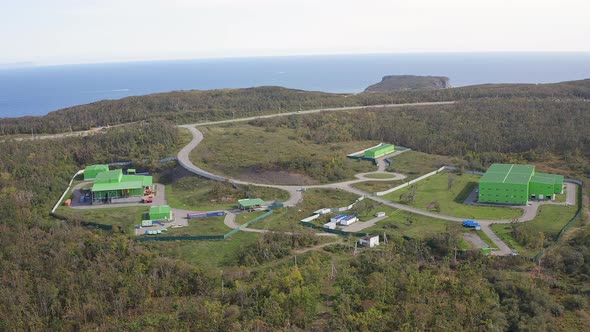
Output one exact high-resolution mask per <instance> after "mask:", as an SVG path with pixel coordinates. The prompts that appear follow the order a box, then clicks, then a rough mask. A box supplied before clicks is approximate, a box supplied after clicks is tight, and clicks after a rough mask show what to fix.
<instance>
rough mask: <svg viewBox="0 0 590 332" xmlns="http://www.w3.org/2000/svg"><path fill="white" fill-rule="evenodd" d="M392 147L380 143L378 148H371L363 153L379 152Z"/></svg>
mask: <svg viewBox="0 0 590 332" xmlns="http://www.w3.org/2000/svg"><path fill="white" fill-rule="evenodd" d="M390 146H391V147H393V145H391V144H387V143H381V144H379V145H378V146H375V147H372V148H370V149H368V150H366V151H365V152H375V151H380V150H381V149H384V148H387V147H390Z"/></svg>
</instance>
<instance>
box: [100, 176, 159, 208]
mask: <svg viewBox="0 0 590 332" xmlns="http://www.w3.org/2000/svg"><path fill="white" fill-rule="evenodd" d="M151 186H152V177H151V176H142V175H123V171H122V170H120V169H115V170H112V171H107V172H102V173H99V174H98V175H97V176H96V179H95V180H94V183H93V185H92V189H91V192H92V198H93V200H100V201H105V200H109V199H113V198H125V197H132V196H143V195H144V193H145V190H146V189H148V188H150V187H151Z"/></svg>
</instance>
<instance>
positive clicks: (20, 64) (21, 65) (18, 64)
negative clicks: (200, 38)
mask: <svg viewBox="0 0 590 332" xmlns="http://www.w3.org/2000/svg"><path fill="white" fill-rule="evenodd" d="M412 54H415V55H436V54H444V55H453V54H456V55H460V54H464V55H485V54H514V55H517V54H518V55H526V54H590V51H408V52H370V53H317V54H313V53H310V54H292V55H285V54H278V55H230V56H202V57H199V56H197V57H176V58H173V57H171V58H152V59H130V60H124V59H122V60H105V61H96V62H92V61H88V62H86V61H80V62H63V63H42V62H40V63H36V62H35V61H13V62H0V70H9V69H25V68H43V67H60V66H87V65H88V66H89V65H109V64H127V63H153V62H177V61H198V60H203V61H206V60H239V59H264V58H306V57H310V58H311V57H346V56H384V55H412Z"/></svg>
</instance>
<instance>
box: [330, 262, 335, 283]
mask: <svg viewBox="0 0 590 332" xmlns="http://www.w3.org/2000/svg"><path fill="white" fill-rule="evenodd" d="M330 264H331V265H332V273H331V274H330V279H332V280H334V279H336V266H334V262H332V263H330Z"/></svg>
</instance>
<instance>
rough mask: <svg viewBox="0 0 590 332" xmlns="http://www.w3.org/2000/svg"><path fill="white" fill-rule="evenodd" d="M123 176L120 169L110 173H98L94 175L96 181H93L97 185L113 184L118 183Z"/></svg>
mask: <svg viewBox="0 0 590 332" xmlns="http://www.w3.org/2000/svg"><path fill="white" fill-rule="evenodd" d="M122 176H123V171H122V170H120V169H114V170H112V171H107V172H102V173H98V174H97V175H96V179H95V180H94V183H95V184H98V183H115V182H120V181H121V177H122Z"/></svg>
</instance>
